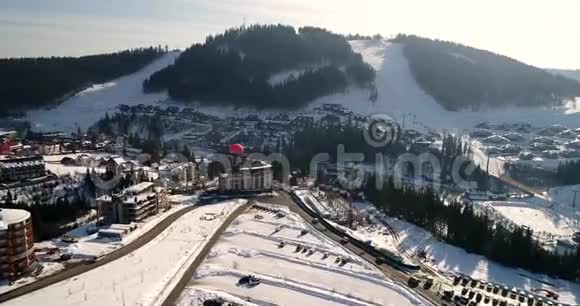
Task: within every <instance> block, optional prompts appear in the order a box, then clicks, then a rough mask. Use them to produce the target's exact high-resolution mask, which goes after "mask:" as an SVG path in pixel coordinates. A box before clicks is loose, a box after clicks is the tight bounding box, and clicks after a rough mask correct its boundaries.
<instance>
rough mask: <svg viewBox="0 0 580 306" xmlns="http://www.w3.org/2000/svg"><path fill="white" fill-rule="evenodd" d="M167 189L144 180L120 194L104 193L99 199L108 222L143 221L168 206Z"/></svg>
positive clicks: (98, 205)
mask: <svg viewBox="0 0 580 306" xmlns="http://www.w3.org/2000/svg"><path fill="white" fill-rule="evenodd" d="M168 205H169V204H168V201H167V197H166V195H165V191H164V190H163V189H162V188H156V187H155V186H154V184H153V183H151V182H143V183H139V184H137V185H133V186H131V187H128V188H126V189H125V190H123V192H121V193H120V194H115V195H112V196H109V195H104V196H101V197H99V198H98V199H97V207H98V208H99V209H100V210H101V211H102V213H103V216H104V219H105V222H107V223H125V224H127V223H131V222H142V221H143V220H145V219H146V218H147V217H149V216H153V215H155V214H157V213H158V212H160V211H163V210H166V209H167V208H168Z"/></svg>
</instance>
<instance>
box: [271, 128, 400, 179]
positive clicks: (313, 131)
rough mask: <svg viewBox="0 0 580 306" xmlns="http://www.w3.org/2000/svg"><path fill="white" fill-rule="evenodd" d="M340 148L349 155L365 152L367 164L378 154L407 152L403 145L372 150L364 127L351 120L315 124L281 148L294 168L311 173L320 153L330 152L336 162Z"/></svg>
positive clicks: (373, 160)
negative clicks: (314, 159) (339, 146)
mask: <svg viewBox="0 0 580 306" xmlns="http://www.w3.org/2000/svg"><path fill="white" fill-rule="evenodd" d="M338 145H343V146H344V152H346V153H363V154H364V157H365V162H367V163H370V164H374V162H375V156H376V154H377V153H381V154H385V155H387V156H390V157H396V156H397V155H399V154H402V153H403V152H405V151H406V146H405V144H404V143H402V142H394V143H392V144H389V145H387V146H384V147H378V148H377V147H373V146H371V145H369V143H368V142H367V141H366V139H365V137H364V134H363V129H362V128H361V126H359V125H357V124H355V123H354V122H352V121H349V122H344V123H342V124H339V123H338V122H337V123H336V124H312V125H309V126H305V127H304V128H302V129H300V130H298V131H297V132H295V133H294V134H293V135H292V136H291V137H290V139H289V141H288V142H284V143H282V145H281V150H280V151H281V152H284V154H285V156H286V157H287V158H288V160H289V161H290V165H291V166H292V168H293V169H300V170H301V171H303V173H308V172H307V171H308V170H309V166H310V162H311V160H312V159H313V158H314V157H315V156H316V155H317V154H319V153H328V154H329V158H330V159H331V161H336V158H337V151H338Z"/></svg>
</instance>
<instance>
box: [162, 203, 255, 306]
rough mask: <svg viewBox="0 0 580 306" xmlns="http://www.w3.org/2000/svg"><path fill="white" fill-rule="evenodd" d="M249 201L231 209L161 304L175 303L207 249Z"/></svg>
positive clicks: (164, 305)
mask: <svg viewBox="0 0 580 306" xmlns="http://www.w3.org/2000/svg"><path fill="white" fill-rule="evenodd" d="M250 202H252V201H248V203H246V204H244V205H242V206H240V207H238V208H236V210H235V211H233V212H232V213H231V214H230V215H229V216H228V217H227V218H226V219H225V220H224V222H223V223H222V224H221V225H220V227H219V228H218V229H217V231H216V232H215V233H214V234H213V235H212V236H211V238H209V240H208V241H207V242H206V244H205V245H204V247H203V249H202V250H201V252H200V253H199V254H198V255H197V257H196V258H195V260H194V261H193V262H192V263H191V265H190V266H189V267H188V268H187V270H186V271H185V273H184V274H183V276H182V277H181V279H180V280H179V282H178V283H177V285H175V287H174V288H173V290H171V292H170V293H169V295H168V296H167V298H166V299H165V301H164V302H163V304H162V305H163V306H170V305H175V304H176V303H177V301H178V299H179V296H180V295H181V293H182V292H183V290H184V289H185V287H186V286H187V284H189V282H190V281H191V278H192V277H193V273H194V272H195V270H197V268H198V267H199V265H200V264H201V263H202V262H203V261H204V259H205V258H206V257H207V254H209V251H210V250H211V248H212V247H213V246H214V245H215V244H216V242H217V241H218V240H219V238H220V237H221V236H222V234H223V233H224V232H225V231H226V229H227V228H228V227H229V226H230V224H231V223H232V222H233V221H234V220H235V219H236V218H237V217H238V216H239V215H241V214H242V213H243V212H244V211H246V209H247V208H248V207H249V205H250Z"/></svg>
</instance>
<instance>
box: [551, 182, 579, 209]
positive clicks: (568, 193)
mask: <svg viewBox="0 0 580 306" xmlns="http://www.w3.org/2000/svg"><path fill="white" fill-rule="evenodd" d="M574 191H578V192H577V193H576V195H575V194H574ZM574 197H576V206H578V207H579V209H580V185H570V186H561V187H555V188H550V190H548V198H549V199H550V201H552V202H556V203H559V204H560V205H565V206H569V207H572V204H573V203H574Z"/></svg>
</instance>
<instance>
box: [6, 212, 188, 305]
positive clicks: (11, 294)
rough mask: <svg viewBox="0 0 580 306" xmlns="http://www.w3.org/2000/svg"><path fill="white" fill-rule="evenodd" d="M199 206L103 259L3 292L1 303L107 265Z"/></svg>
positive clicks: (176, 213)
mask: <svg viewBox="0 0 580 306" xmlns="http://www.w3.org/2000/svg"><path fill="white" fill-rule="evenodd" d="M197 207H198V206H197V205H195V206H194V205H192V206H188V207H185V208H183V209H180V210H178V211H176V212H174V213H173V214H171V215H169V216H168V217H167V218H165V219H164V220H163V221H161V222H159V223H158V224H157V225H155V227H153V228H152V229H150V230H149V231H147V232H146V233H145V234H143V235H141V236H140V237H139V238H137V239H135V240H133V241H132V242H130V243H129V244H127V245H126V246H124V247H122V248H119V249H117V250H114V251H113V252H111V253H109V254H107V255H105V256H103V257H102V258H101V259H99V260H98V261H96V262H94V263H88V264H80V265H78V266H73V267H71V268H67V269H64V270H61V271H59V272H56V273H54V274H51V275H48V276H46V277H43V278H40V279H39V280H37V281H35V282H33V283H30V284H26V285H23V286H21V287H18V288H16V289H13V290H10V291H8V292H5V293H3V294H0V303H3V302H6V301H8V300H11V299H13V298H17V297H19V296H22V295H25V294H27V293H30V292H32V291H35V290H38V289H42V288H44V287H48V286H50V285H52V284H55V283H58V282H60V281H63V280H65V279H68V278H71V277H74V276H77V275H79V274H82V273H85V272H87V271H90V270H93V269H96V268H98V267H100V266H102V265H105V264H107V263H109V262H111V261H114V260H116V259H119V258H121V257H123V256H125V255H127V254H129V253H131V252H133V251H135V250H136V249H138V248H140V247H142V246H144V245H145V244H147V243H148V242H149V241H151V240H152V239H153V238H155V237H156V236H157V235H159V234H160V233H161V232H163V231H164V230H165V229H166V228H167V227H169V225H171V224H172V223H173V222H174V221H175V220H177V219H178V218H180V217H181V216H183V215H185V214H186V213H188V212H190V211H192V210H194V209H195V208H197Z"/></svg>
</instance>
